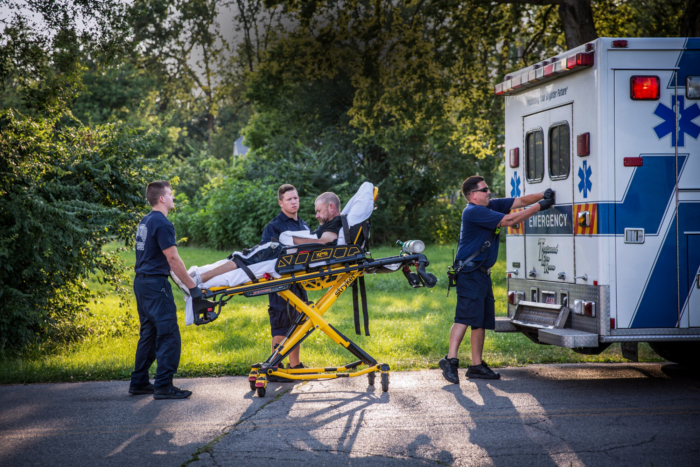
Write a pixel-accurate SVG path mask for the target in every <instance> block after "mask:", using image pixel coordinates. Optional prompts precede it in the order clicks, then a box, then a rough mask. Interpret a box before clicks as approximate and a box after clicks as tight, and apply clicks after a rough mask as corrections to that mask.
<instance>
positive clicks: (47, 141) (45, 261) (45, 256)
mask: <svg viewBox="0 0 700 467" xmlns="http://www.w3.org/2000/svg"><path fill="white" fill-rule="evenodd" d="M58 122H59V119H58V117H55V118H42V117H26V116H23V115H21V114H18V113H16V112H13V111H3V112H0V154H2V158H1V159H0V310H2V313H0V336H2V338H1V339H0V348H8V347H9V348H21V347H22V346H24V345H26V344H27V343H29V342H31V341H34V340H37V339H39V340H46V339H57V340H60V341H65V340H75V339H78V338H80V337H81V336H82V335H83V334H84V333H85V332H86V330H84V329H82V328H81V327H80V326H79V324H78V323H79V321H80V318H81V317H82V316H83V315H85V314H86V313H88V308H87V304H88V303H89V301H90V300H91V299H92V298H94V295H93V294H91V293H90V291H89V290H88V288H87V286H86V285H85V281H86V278H87V277H88V276H89V275H91V274H95V273H96V272H99V273H101V274H99V275H98V276H99V277H100V280H101V281H103V282H106V283H109V284H112V285H113V286H114V287H115V288H117V289H118V290H119V291H121V292H122V293H126V289H125V288H124V287H123V285H124V283H125V281H126V280H127V277H126V275H125V274H124V272H123V271H124V270H123V266H122V264H121V261H120V260H119V259H118V258H117V256H116V254H114V253H109V252H103V251H102V247H103V245H104V244H105V243H106V242H107V241H108V240H113V239H121V240H124V241H125V242H126V243H127V244H128V243H131V242H133V236H134V232H135V230H136V225H137V223H138V220H139V216H140V214H141V213H142V212H143V211H144V208H145V200H144V196H143V192H144V189H145V186H146V183H147V181H148V180H150V179H151V178H152V177H153V172H152V171H151V170H150V168H149V167H150V161H149V160H145V159H144V158H143V157H142V154H144V153H145V152H147V150H148V146H149V144H150V143H149V142H150V140H151V138H150V135H143V134H140V133H139V132H137V131H136V130H134V129H132V128H129V127H127V126H123V125H106V126H99V127H92V128H91V127H84V126H81V127H77V128H76V127H60V126H59V125H58Z"/></svg>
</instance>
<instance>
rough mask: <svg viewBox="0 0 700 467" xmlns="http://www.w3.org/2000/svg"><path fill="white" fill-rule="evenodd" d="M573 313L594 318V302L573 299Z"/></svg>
mask: <svg viewBox="0 0 700 467" xmlns="http://www.w3.org/2000/svg"><path fill="white" fill-rule="evenodd" d="M574 313H576V314H577V315H584V316H590V317H591V318H595V302H589V301H586V300H574Z"/></svg>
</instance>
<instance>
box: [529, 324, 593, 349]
mask: <svg viewBox="0 0 700 467" xmlns="http://www.w3.org/2000/svg"><path fill="white" fill-rule="evenodd" d="M537 338H538V340H539V341H540V342H541V343H543V344H552V345H556V346H558V347H566V348H567V349H575V348H579V347H598V334H593V333H590V332H583V331H577V330H576V329H539V330H538V331H537Z"/></svg>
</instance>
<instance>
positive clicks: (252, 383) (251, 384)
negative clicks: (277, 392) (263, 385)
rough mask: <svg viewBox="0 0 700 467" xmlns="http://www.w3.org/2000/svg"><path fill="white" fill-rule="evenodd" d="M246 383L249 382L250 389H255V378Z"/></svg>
mask: <svg viewBox="0 0 700 467" xmlns="http://www.w3.org/2000/svg"><path fill="white" fill-rule="evenodd" d="M248 384H250V390H251V391H255V380H253V381H248Z"/></svg>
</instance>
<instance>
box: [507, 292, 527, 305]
mask: <svg viewBox="0 0 700 467" xmlns="http://www.w3.org/2000/svg"><path fill="white" fill-rule="evenodd" d="M520 300H525V292H518V291H516V290H509V291H508V303H510V304H511V305H517V304H518V303H520Z"/></svg>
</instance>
